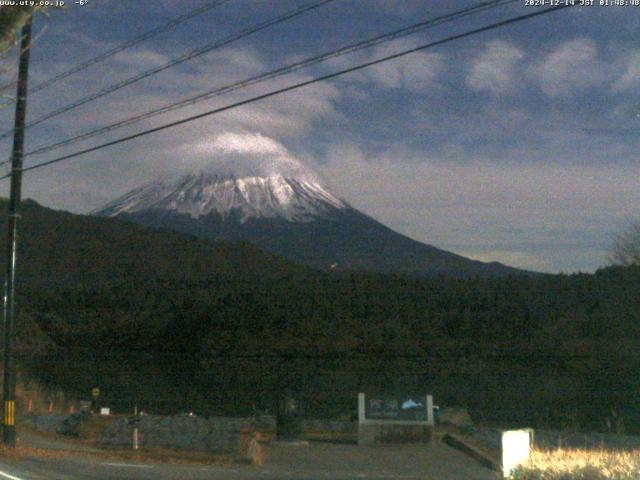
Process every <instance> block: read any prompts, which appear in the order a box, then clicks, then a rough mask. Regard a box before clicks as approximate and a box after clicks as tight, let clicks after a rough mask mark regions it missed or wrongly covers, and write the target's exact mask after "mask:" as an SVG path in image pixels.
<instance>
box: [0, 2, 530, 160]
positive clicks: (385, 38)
mask: <svg viewBox="0 0 640 480" xmlns="http://www.w3.org/2000/svg"><path fill="white" fill-rule="evenodd" d="M516 1H517V0H492V1H488V2H484V3H480V4H477V5H475V6H472V7H468V8H465V9H462V10H458V11H456V12H452V13H450V14H447V15H443V16H439V17H434V18H430V19H427V20H424V21H422V22H418V23H416V24H413V25H411V26H408V27H405V28H402V29H400V30H395V31H392V32H389V33H385V34H382V35H378V36H376V37H373V38H370V39H367V40H363V41H360V42H357V43H355V44H351V45H348V46H346V47H342V48H339V49H337V50H332V51H329V52H325V53H323V54H320V55H315V56H312V57H309V58H306V59H304V60H301V61H298V62H295V63H291V64H289V65H285V66H283V67H280V68H278V69H275V70H271V71H269V72H265V73H262V74H259V75H256V76H253V77H249V78H247V79H244V80H241V81H239V82H235V83H232V84H228V85H225V86H222V87H216V88H215V89H213V90H209V91H206V92H204V93H201V94H198V95H196V96H194V97H189V98H187V99H184V100H181V101H179V102H176V103H172V104H169V105H165V106H164V107H160V108H157V109H154V110H150V111H147V112H145V113H142V114H140V115H136V116H134V117H130V118H127V119H124V120H119V121H117V122H115V123H112V124H110V125H106V126H104V127H100V128H97V129H95V130H91V131H88V132H85V133H82V134H80V135H76V136H74V137H71V138H67V139H65V140H61V141H58V142H55V143H51V144H48V145H44V146H42V147H39V148H37V149H35V150H32V151H30V152H27V153H26V154H25V156H31V155H39V154H42V153H46V152H49V151H52V150H56V149H58V148H60V147H63V146H66V145H71V144H74V143H77V142H79V141H82V140H86V139H89V138H92V137H95V136H97V135H101V134H103V133H107V132H110V131H113V130H116V129H118V128H121V127H125V126H129V125H133V124H135V123H138V122H140V121H142V120H146V119H148V118H152V117H155V116H157V115H161V114H164V113H168V112H171V111H173V110H177V109H180V108H183V107H186V106H189V105H193V104H196V103H199V102H202V101H205V100H209V99H211V98H213V97H216V96H220V95H223V94H226V93H230V92H233V91H236V90H239V89H241V88H246V87H248V86H252V85H256V84H259V83H262V82H265V81H267V80H271V79H274V78H277V77H280V76H283V75H285V74H289V73H292V72H294V71H297V70H300V69H302V68H306V67H309V66H312V65H315V64H318V63H321V62H323V61H325V60H329V59H332V58H336V57H340V56H343V55H347V54H350V53H354V52H356V51H359V50H362V49H365V48H370V47H373V46H375V45H379V44H381V43H384V42H389V41H392V40H396V39H398V38H402V37H406V36H408V35H411V34H414V33H416V32H419V31H421V30H424V29H426V28H431V27H435V26H437V25H441V24H443V23H447V22H451V21H454V20H458V19H460V18H463V17H466V16H469V15H474V14H477V13H479V12H482V11H485V10H488V9H492V8H496V7H498V6H503V5H506V4H509V3H515V2H516ZM0 165H1V163H0Z"/></svg>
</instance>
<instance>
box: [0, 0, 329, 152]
mask: <svg viewBox="0 0 640 480" xmlns="http://www.w3.org/2000/svg"><path fill="white" fill-rule="evenodd" d="M227 1H228V0H227ZM334 1H336V0H319V1H316V2H314V3H311V4H307V5H303V6H301V7H298V8H296V9H294V10H291V11H289V12H287V13H285V14H282V15H279V16H277V17H275V18H272V19H270V20H267V21H265V22H261V23H259V24H257V25H254V26H252V27H249V28H245V29H243V30H241V31H240V32H238V33H236V34H234V35H231V36H229V37H226V38H224V39H222V40H219V41H216V42H213V43H209V44H206V45H203V46H201V47H198V48H196V49H195V50H192V51H190V52H187V53H185V54H183V55H181V56H180V57H178V58H177V59H175V60H172V61H170V62H167V63H165V64H163V65H160V66H159V67H154V68H151V69H149V70H146V71H144V72H142V73H140V74H138V75H135V76H133V77H129V78H127V79H125V80H122V81H121V82H118V83H115V84H113V85H110V86H108V87H106V88H103V89H102V90H99V91H98V92H97V93H94V94H92V95H88V96H86V97H83V98H81V99H80V100H77V101H75V102H73V103H70V104H68V105H65V106H63V107H61V108H58V109H57V110H54V111H52V112H49V113H47V114H45V115H43V116H41V117H39V118H37V119H35V120H33V121H31V122H29V123H27V124H26V125H25V127H24V128H25V129H27V128H31V127H33V126H35V125H39V124H41V123H42V122H45V121H47V120H50V119H52V118H55V117H57V116H59V115H62V114H63V113H66V112H69V111H71V110H73V109H75V108H78V107H80V106H81V105H85V104H87V103H89V102H92V101H94V100H97V99H99V98H101V97H104V96H106V95H109V94H111V93H113V92H116V91H118V90H120V89H122V88H124V87H127V86H129V85H133V84H134V83H137V82H139V81H140V80H144V79H146V78H149V77H151V76H153V75H156V74H158V73H160V72H163V71H164V70H167V69H169V68H172V67H175V66H176V65H180V64H181V63H184V62H186V61H187V60H192V59H194V58H196V57H199V56H201V55H204V54H205V53H209V52H211V51H213V50H216V49H218V48H221V47H224V46H227V45H229V44H231V43H233V42H235V41H237V40H240V39H242V38H245V37H248V36H249V35H252V34H254V33H257V32H260V31H262V30H265V29H267V28H269V27H271V26H273V25H277V24H278V23H282V22H285V21H287V20H290V19H292V18H295V17H297V16H300V15H302V14H303V13H306V12H308V11H310V10H314V9H317V8H319V7H321V6H323V5H325V4H327V3H331V2H334ZM12 133H13V130H9V131H7V132H5V133H3V134H2V135H0V140H2V139H4V138H7V137H8V136H10V135H11V134H12Z"/></svg>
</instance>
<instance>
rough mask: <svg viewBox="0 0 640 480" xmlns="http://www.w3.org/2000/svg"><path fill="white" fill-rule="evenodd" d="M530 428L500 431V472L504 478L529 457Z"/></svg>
mask: <svg viewBox="0 0 640 480" xmlns="http://www.w3.org/2000/svg"><path fill="white" fill-rule="evenodd" d="M531 437H532V430H531V429H524V430H508V431H503V432H502V473H503V475H504V478H507V477H509V476H510V475H511V473H512V472H513V470H514V469H515V468H516V467H517V466H518V465H521V464H523V463H525V462H526V461H527V460H528V458H529V452H530V450H531Z"/></svg>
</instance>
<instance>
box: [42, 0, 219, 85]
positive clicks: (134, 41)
mask: <svg viewBox="0 0 640 480" xmlns="http://www.w3.org/2000/svg"><path fill="white" fill-rule="evenodd" d="M230 1H231V0H216V1H215V2H209V3H207V4H205V5H202V6H200V7H198V8H195V9H194V10H191V11H189V12H187V13H185V14H183V15H180V16H178V17H175V18H174V19H172V20H170V21H168V22H167V23H165V24H163V25H160V26H158V27H156V28H154V29H152V30H149V31H147V32H145V33H143V34H142V35H140V36H138V37H135V38H132V39H131V40H128V41H126V42H124V43H123V44H121V45H118V46H117V47H114V48H112V49H111V50H107V51H106V52H104V53H101V54H100V55H97V56H96V57H93V58H91V59H89V60H87V61H85V62H82V63H80V64H78V65H76V66H75V67H72V68H70V69H69V70H66V71H64V72H62V73H59V74H58V75H55V76H54V77H51V78H49V79H47V80H44V81H42V82H40V83H38V84H36V85H35V86H34V87H33V88H31V92H30V93H31V94H34V93H36V92H39V91H41V90H44V89H46V88H49V87H50V86H51V85H53V84H54V83H57V82H59V81H60V80H62V79H65V78H67V77H69V76H71V75H73V74H75V73H78V72H80V71H82V70H85V69H87V68H89V67H90V66H92V65H95V64H96V63H100V62H102V61H103V60H106V59H107V58H109V57H112V56H114V55H115V54H117V53H120V52H122V51H123V50H126V49H128V48H131V47H133V46H135V45H137V44H139V43H142V42H144V41H145V40H149V39H150V38H153V37H155V36H156V35H160V34H161V33H164V32H166V31H169V30H171V29H172V28H175V27H177V26H178V25H180V24H181V23H184V22H186V21H187V20H190V19H192V18H194V17H197V16H199V15H202V14H203V13H206V12H208V11H209V10H213V9H214V8H217V7H220V6H222V5H224V4H225V3H228V2H230Z"/></svg>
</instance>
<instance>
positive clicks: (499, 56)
mask: <svg viewBox="0 0 640 480" xmlns="http://www.w3.org/2000/svg"><path fill="white" fill-rule="evenodd" d="M524 56H525V55H524V53H523V52H522V50H520V49H519V48H517V47H515V46H514V45H512V44H511V43H509V42H505V41H502V40H495V41H492V42H489V43H488V44H487V45H486V47H485V49H484V50H483V51H482V52H481V53H480V54H479V55H478V57H477V58H476V59H474V60H473V62H472V64H471V68H470V71H469V74H468V75H467V78H466V83H467V85H468V86H469V87H470V88H472V89H473V90H476V91H479V92H482V91H485V92H489V93H491V94H493V95H509V94H512V93H514V92H515V87H516V86H518V83H519V82H518V79H517V75H518V67H519V64H520V62H521V60H522V59H523V58H524Z"/></svg>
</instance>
